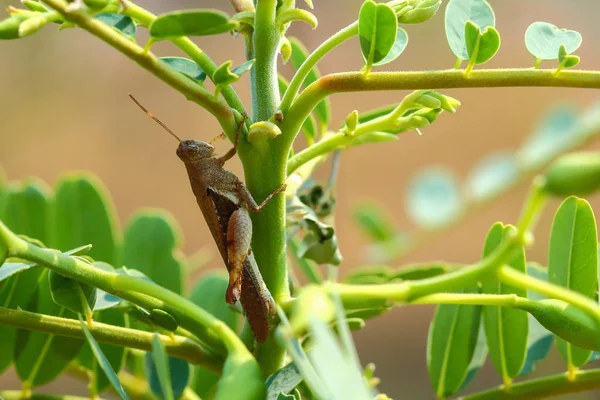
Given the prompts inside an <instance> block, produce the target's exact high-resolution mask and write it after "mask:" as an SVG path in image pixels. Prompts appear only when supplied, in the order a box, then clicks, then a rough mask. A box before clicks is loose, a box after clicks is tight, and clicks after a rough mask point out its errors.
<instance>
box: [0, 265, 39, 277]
mask: <svg viewBox="0 0 600 400" xmlns="http://www.w3.org/2000/svg"><path fill="white" fill-rule="evenodd" d="M33 267H37V264H35V263H12V262H7V263H4V264H2V266H1V267H0V282H2V281H3V280H5V279H8V278H10V277H11V276H13V275H16V274H18V273H21V272H23V271H27V270H28V269H30V268H33Z"/></svg>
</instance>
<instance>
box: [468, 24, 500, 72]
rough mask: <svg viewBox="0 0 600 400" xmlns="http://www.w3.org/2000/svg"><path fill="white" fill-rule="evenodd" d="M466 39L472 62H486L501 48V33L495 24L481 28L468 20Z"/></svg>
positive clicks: (470, 61)
mask: <svg viewBox="0 0 600 400" xmlns="http://www.w3.org/2000/svg"><path fill="white" fill-rule="evenodd" d="M465 41H466V44H467V54H468V56H469V63H470V64H473V65H475V64H484V63H486V62H488V61H489V60H491V59H492V57H494V56H495V55H496V53H497V52H498V49H499V48H500V34H499V33H498V31H497V30H496V28H494V27H493V26H488V27H486V28H484V29H480V28H479V26H477V25H476V24H474V23H472V22H471V21H467V23H466V24H465Z"/></svg>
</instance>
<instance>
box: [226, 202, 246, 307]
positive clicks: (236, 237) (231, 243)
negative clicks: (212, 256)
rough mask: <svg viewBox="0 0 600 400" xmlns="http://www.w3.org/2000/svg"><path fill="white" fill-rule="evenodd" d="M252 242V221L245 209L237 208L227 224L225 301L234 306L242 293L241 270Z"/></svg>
mask: <svg viewBox="0 0 600 400" xmlns="http://www.w3.org/2000/svg"><path fill="white" fill-rule="evenodd" d="M251 241H252V220H251V219H250V215H249V214H248V210H247V209H246V208H245V207H240V208H238V209H237V210H236V211H235V212H234V213H233V214H231V217H230V218H229V223H228V224H227V259H228V260H229V266H230V268H231V269H230V271H229V286H228V287H227V292H226V294H225V301H227V303H229V304H234V303H235V302H236V301H238V299H239V298H240V295H241V291H242V270H243V268H244V261H246V258H247V257H248V254H250V251H251V250H250V242H251Z"/></svg>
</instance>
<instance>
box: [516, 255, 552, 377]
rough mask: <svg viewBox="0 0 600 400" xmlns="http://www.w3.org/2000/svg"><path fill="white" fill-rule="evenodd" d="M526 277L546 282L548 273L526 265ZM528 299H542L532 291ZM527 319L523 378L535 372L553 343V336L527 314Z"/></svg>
mask: <svg viewBox="0 0 600 400" xmlns="http://www.w3.org/2000/svg"><path fill="white" fill-rule="evenodd" d="M527 275H530V276H533V277H534V278H537V279H542V280H544V281H547V280H548V271H547V270H546V269H545V268H542V267H540V266H538V265H536V264H531V263H528V264H527ZM528 297H529V298H530V299H532V300H541V299H543V298H544V297H543V296H541V295H539V294H538V293H536V292H534V291H533V290H532V291H530V292H529V296H528ZM528 318H529V334H528V336H527V357H526V358H525V363H524V364H523V368H522V369H521V372H520V373H519V376H525V375H528V374H530V373H532V372H533V371H534V370H535V366H536V364H537V363H538V362H540V361H542V360H544V359H545V358H546V356H548V353H549V352H550V348H551V347H552V343H553V342H554V335H553V334H552V333H551V332H550V331H548V330H547V329H546V328H544V327H543V326H542V324H540V323H539V322H538V320H537V319H535V317H534V316H533V315H531V314H528Z"/></svg>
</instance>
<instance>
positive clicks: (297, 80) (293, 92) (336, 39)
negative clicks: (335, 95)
mask: <svg viewBox="0 0 600 400" xmlns="http://www.w3.org/2000/svg"><path fill="white" fill-rule="evenodd" d="M355 35H358V21H357V22H354V23H353V24H350V25H348V26H347V27H345V28H343V29H342V30H340V31H338V32H337V33H335V34H334V35H333V36H331V37H330V38H329V39H327V40H326V41H324V42H323V43H322V44H321V45H320V46H319V47H317V48H316V49H315V51H313V52H312V53H311V54H310V55H309V56H308V57H307V58H306V60H304V62H303V63H302V65H300V68H298V71H296V73H295V74H294V77H293V78H292V80H291V81H290V84H289V85H288V87H287V89H286V91H285V93H284V95H283V98H282V99H281V105H280V106H279V108H280V109H281V111H283V112H284V114H285V112H286V111H288V110H289V109H290V106H291V105H292V103H293V101H294V99H295V98H296V96H297V95H298V91H299V90H300V87H301V86H302V83H304V80H305V79H306V77H307V76H308V74H309V73H310V71H312V69H313V68H314V67H315V65H317V63H318V62H319V61H320V60H321V59H322V58H323V57H325V55H326V54H327V53H329V52H330V51H331V50H333V49H334V48H336V47H337V46H339V45H340V44H342V43H343V42H345V41H346V40H348V39H350V38H352V37H353V36H355Z"/></svg>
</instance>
